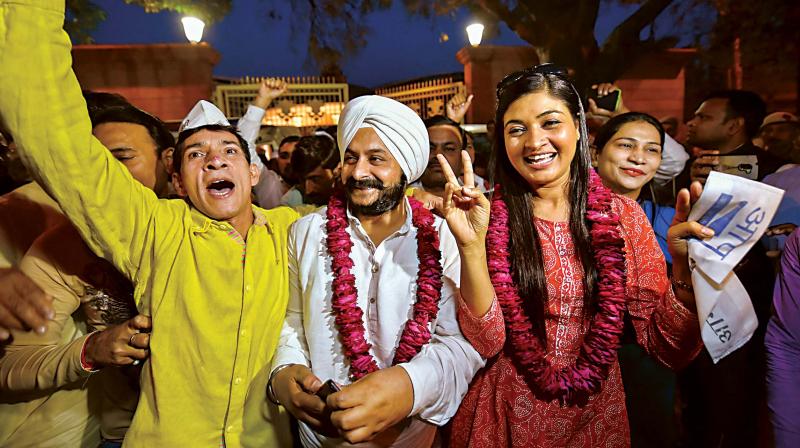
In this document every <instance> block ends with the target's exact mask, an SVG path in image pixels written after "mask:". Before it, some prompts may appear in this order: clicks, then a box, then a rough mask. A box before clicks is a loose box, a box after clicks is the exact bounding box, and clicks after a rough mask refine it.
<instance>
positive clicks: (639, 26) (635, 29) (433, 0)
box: [291, 0, 676, 81]
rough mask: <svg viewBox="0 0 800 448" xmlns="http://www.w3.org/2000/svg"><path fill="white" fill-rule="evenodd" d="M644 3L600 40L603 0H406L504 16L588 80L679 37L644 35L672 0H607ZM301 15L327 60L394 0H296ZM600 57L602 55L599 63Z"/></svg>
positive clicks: (492, 22) (418, 10)
mask: <svg viewBox="0 0 800 448" xmlns="http://www.w3.org/2000/svg"><path fill="white" fill-rule="evenodd" d="M607 1H616V2H621V3H635V4H639V5H640V6H639V8H638V10H637V11H636V12H635V13H634V14H632V15H631V16H630V17H628V18H627V19H626V20H625V21H623V22H622V23H620V24H619V25H618V26H617V27H616V28H615V29H614V31H613V32H612V33H611V35H610V36H609V37H608V39H606V41H605V42H604V43H603V44H602V45H600V44H599V43H598V42H597V40H596V38H595V35H594V28H595V24H596V22H597V18H598V14H599V11H600V7H601V3H603V2H602V1H601V0H561V1H559V2H558V4H557V5H555V4H554V3H553V2H545V1H541V0H516V1H514V0H510V1H504V0H477V1H467V0H403V4H404V6H405V7H406V9H407V10H408V11H409V12H410V13H412V14H420V15H423V16H432V15H446V14H451V13H454V12H455V11H456V10H457V9H458V8H461V7H467V8H469V9H470V10H471V11H472V12H473V13H475V14H476V15H479V16H481V18H482V19H483V21H484V22H485V23H487V24H488V25H489V26H490V29H491V28H492V27H494V26H496V24H497V23H500V22H504V23H505V24H506V25H507V26H508V27H509V28H510V29H511V30H512V31H513V32H515V33H516V34H517V35H518V36H519V37H520V38H521V39H523V40H524V41H526V42H528V43H529V44H531V46H533V48H534V49H535V50H536V53H537V54H538V56H539V59H540V60H541V61H543V62H544V61H548V62H556V63H559V64H562V65H565V66H568V67H572V68H574V69H575V70H576V73H577V74H578V76H579V78H582V79H583V80H584V81H589V80H597V79H614V77H616V76H617V75H619V74H620V72H621V71H622V70H623V69H624V63H625V62H627V63H630V62H631V61H632V60H633V59H635V58H636V57H638V56H639V55H641V54H643V53H645V52H647V51H651V50H653V49H656V48H665V47H668V46H670V45H672V44H674V43H675V41H676V40H675V39H674V38H673V39H670V38H667V39H655V38H652V37H650V38H648V39H640V37H639V36H640V35H641V34H642V31H643V30H645V29H646V28H647V27H648V26H650V25H651V24H652V23H653V22H654V21H655V19H656V17H658V15H659V14H661V12H663V11H664V10H665V9H666V8H667V7H668V6H669V5H670V4H671V3H672V0H640V1H637V0H607ZM291 3H292V7H293V10H294V11H295V12H296V13H297V14H296V15H297V16H298V17H303V18H310V29H309V36H310V37H309V45H308V50H309V54H310V55H311V56H312V57H313V58H314V59H316V60H318V61H324V62H325V63H328V64H330V63H332V62H338V60H339V59H340V58H341V57H342V56H343V55H347V54H351V53H352V52H353V51H356V50H358V49H359V48H361V47H362V46H363V45H364V43H365V38H366V36H368V34H369V31H370V30H369V29H368V27H367V25H366V24H365V20H364V16H365V14H366V13H368V12H370V11H372V10H375V9H378V8H388V7H390V6H391V0H361V1H359V0H292V2H291ZM598 61H603V63H602V64H600V63H599V62H598Z"/></svg>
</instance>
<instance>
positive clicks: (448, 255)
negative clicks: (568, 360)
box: [268, 96, 484, 447]
mask: <svg viewBox="0 0 800 448" xmlns="http://www.w3.org/2000/svg"><path fill="white" fill-rule="evenodd" d="M338 139H339V148H340V151H341V152H342V174H341V176H342V177H341V181H342V185H344V188H343V189H342V190H343V191H340V192H339V193H337V194H335V195H334V196H333V197H332V198H331V200H330V202H329V203H328V206H327V207H325V208H322V209H320V210H318V211H317V212H315V213H313V214H311V215H308V216H306V217H304V218H302V219H300V220H299V221H297V222H296V223H295V224H294V225H293V226H292V228H291V229H290V233H289V249H288V254H289V255H288V256H289V305H288V309H287V314H286V320H285V322H284V325H283V330H282V332H281V339H280V343H279V347H278V351H277V353H276V355H275V358H274V359H273V364H272V372H271V375H270V380H269V387H268V397H269V398H270V399H271V400H273V401H275V402H278V403H280V404H282V405H283V406H285V407H286V409H287V410H288V411H289V412H290V413H291V414H292V415H294V416H295V417H296V418H297V419H298V420H300V439H301V442H302V444H303V446H306V447H319V446H337V445H347V443H359V442H367V443H365V444H364V445H359V446H402V447H408V446H414V447H426V446H431V444H433V442H434V440H435V437H436V431H437V427H438V426H440V425H443V424H445V423H446V422H447V421H448V420H449V419H450V418H451V417H452V416H453V415H454V414H455V412H456V410H457V409H458V406H459V404H460V402H461V398H462V397H463V396H464V394H465V393H466V390H467V386H468V385H469V383H470V381H471V380H472V377H473V375H474V374H475V373H476V372H477V370H478V369H479V368H481V367H482V366H483V364H484V360H482V359H481V358H480V355H478V353H477V352H476V351H475V350H474V349H473V348H472V346H471V345H469V343H467V342H466V340H465V339H464V337H463V336H462V335H461V332H460V330H459V327H458V323H457V320H456V306H457V301H456V300H455V298H456V294H458V285H459V281H460V278H459V275H460V261H459V258H458V251H457V248H456V246H455V241H454V239H453V236H452V235H451V234H450V231H449V230H448V228H447V226H446V225H444V221H442V220H441V219H439V218H438V217H435V216H433V215H432V214H431V213H430V212H429V211H427V210H425V208H424V207H423V206H422V205H421V204H420V203H419V202H417V201H416V200H414V199H411V198H408V199H407V198H405V197H404V195H403V192H404V190H405V188H406V186H407V185H408V183H409V182H410V181H414V180H416V179H417V178H419V176H420V175H421V174H422V172H423V171H424V169H425V165H426V164H427V162H428V151H429V144H428V133H427V131H426V129H425V126H424V125H423V123H422V120H421V119H420V118H419V117H418V116H417V115H416V114H415V113H414V112H413V111H412V110H411V109H409V108H408V107H406V106H404V105H403V104H401V103H398V102H396V101H394V100H390V99H388V98H384V97H380V96H366V97H360V98H357V99H355V100H353V101H351V102H350V103H348V105H347V107H345V109H344V111H342V115H341V118H340V120H339V133H338ZM323 382H324V384H323ZM339 389H341V390H339Z"/></svg>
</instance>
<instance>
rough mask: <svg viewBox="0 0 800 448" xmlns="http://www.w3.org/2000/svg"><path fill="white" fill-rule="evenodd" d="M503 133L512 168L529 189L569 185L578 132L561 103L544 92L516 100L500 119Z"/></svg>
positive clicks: (530, 94) (565, 107) (570, 115)
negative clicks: (526, 183) (501, 119)
mask: <svg viewBox="0 0 800 448" xmlns="http://www.w3.org/2000/svg"><path fill="white" fill-rule="evenodd" d="M498 132H499V130H498ZM502 132H503V140H504V142H505V147H506V153H507V154H508V159H509V161H510V162H511V165H512V166H513V167H514V169H515V170H516V171H517V172H518V173H519V174H520V176H522V178H523V179H525V181H526V182H528V184H529V185H530V186H531V188H533V189H537V188H540V187H551V186H557V185H567V184H568V183H569V175H570V164H571V163H572V159H573V158H574V157H575V150H576V147H577V143H578V128H577V126H576V123H575V120H574V119H573V118H572V114H571V113H570V111H569V108H568V107H567V105H566V104H565V103H564V102H563V101H562V100H560V99H558V98H556V97H554V96H551V95H550V94H548V93H546V92H535V93H529V94H527V95H524V96H521V97H519V99H517V100H516V101H514V102H513V103H511V105H510V106H509V107H508V109H507V110H506V112H505V114H504V115H503V129H502Z"/></svg>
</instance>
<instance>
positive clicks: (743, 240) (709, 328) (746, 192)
mask: <svg viewBox="0 0 800 448" xmlns="http://www.w3.org/2000/svg"><path fill="white" fill-rule="evenodd" d="M782 197H783V190H781V189H778V188H775V187H772V186H769V185H766V184H763V183H761V182H756V181H752V180H748V179H744V178H741V177H736V176H731V175H728V174H722V173H719V172H715V171H712V172H711V174H710V175H709V176H708V180H707V181H706V185H705V187H704V188H703V194H702V195H701V196H700V200H698V201H697V203H696V204H695V205H694V207H692V211H691V213H689V220H690V221H698V222H699V223H701V224H703V225H704V226H706V227H710V228H712V229H714V237H713V238H711V239H708V240H699V239H691V240H689V260H690V264H691V265H692V266H693V268H694V270H693V272H692V286H693V287H694V296H695V301H696V302H697V314H698V318H699V320H700V326H701V334H702V337H703V342H704V343H705V346H706V349H707V350H708V352H709V354H711V357H712V359H713V360H714V362H718V361H719V360H720V359H722V358H724V357H725V356H727V355H728V354H730V353H732V352H733V351H734V350H736V349H738V348H739V347H741V346H742V345H743V344H744V343H745V342H747V341H748V340H749V339H750V337H751V336H752V335H753V332H754V331H755V329H756V327H757V326H758V319H757V318H756V314H755V311H754V310H753V304H752V302H751V301H750V296H748V295H747V291H745V289H744V287H743V286H742V283H741V282H740V281H739V279H738V278H737V277H736V275H735V274H734V273H733V268H735V267H736V265H737V264H738V263H739V262H740V261H741V260H742V258H744V256H745V255H746V254H747V252H748V251H749V250H750V248H751V247H753V244H755V243H756V242H757V241H758V239H759V238H761V235H762V234H763V233H764V232H765V231H766V230H767V228H768V227H769V223H770V222H771V221H772V217H773V215H774V214H775V210H777V208H778V204H780V202H781V198H782Z"/></svg>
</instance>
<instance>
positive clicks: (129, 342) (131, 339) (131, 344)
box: [128, 333, 139, 347]
mask: <svg viewBox="0 0 800 448" xmlns="http://www.w3.org/2000/svg"><path fill="white" fill-rule="evenodd" d="M137 334H139V333H134V334H132V335H131V338H130V339H128V345H130V346H131V347H136V346H135V345H133V338H135V337H136V335H137Z"/></svg>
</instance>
